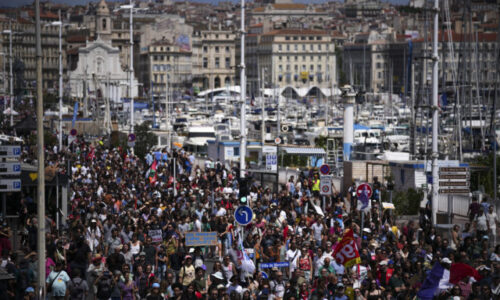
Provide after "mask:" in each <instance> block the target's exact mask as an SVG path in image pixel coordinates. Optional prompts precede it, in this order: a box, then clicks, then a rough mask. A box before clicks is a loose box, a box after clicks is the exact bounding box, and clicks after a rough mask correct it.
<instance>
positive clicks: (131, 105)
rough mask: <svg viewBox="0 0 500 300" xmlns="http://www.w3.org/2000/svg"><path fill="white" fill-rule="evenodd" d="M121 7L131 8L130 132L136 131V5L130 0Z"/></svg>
mask: <svg viewBox="0 0 500 300" xmlns="http://www.w3.org/2000/svg"><path fill="white" fill-rule="evenodd" d="M120 9H130V20H129V23H130V64H129V65H130V68H129V72H130V78H129V80H130V83H129V97H130V133H134V96H133V95H132V85H133V80H134V37H133V30H134V28H133V21H134V18H133V13H134V5H133V4H132V0H130V4H129V5H121V6H120Z"/></svg>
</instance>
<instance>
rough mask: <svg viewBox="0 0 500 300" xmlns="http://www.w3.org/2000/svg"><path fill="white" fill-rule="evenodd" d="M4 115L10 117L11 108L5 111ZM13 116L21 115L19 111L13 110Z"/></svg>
mask: <svg viewBox="0 0 500 300" xmlns="http://www.w3.org/2000/svg"><path fill="white" fill-rule="evenodd" d="M3 114H4V115H9V116H10V115H11V110H10V108H7V109H6V110H4V111H3ZM12 115H13V116H18V115H19V113H18V112H17V111H15V110H12Z"/></svg>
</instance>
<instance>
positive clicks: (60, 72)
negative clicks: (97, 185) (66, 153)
mask: <svg viewBox="0 0 500 300" xmlns="http://www.w3.org/2000/svg"><path fill="white" fill-rule="evenodd" d="M48 25H49V26H58V27H59V151H61V150H62V108H63V63H62V27H63V23H62V20H61V11H59V21H55V22H52V23H50V24H48Z"/></svg>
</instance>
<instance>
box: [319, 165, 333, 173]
mask: <svg viewBox="0 0 500 300" xmlns="http://www.w3.org/2000/svg"><path fill="white" fill-rule="evenodd" d="M319 172H320V173H321V174H323V175H328V174H330V166H329V165H327V164H324V165H321V167H319Z"/></svg>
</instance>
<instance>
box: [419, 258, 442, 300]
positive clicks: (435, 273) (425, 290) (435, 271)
mask: <svg viewBox="0 0 500 300" xmlns="http://www.w3.org/2000/svg"><path fill="white" fill-rule="evenodd" d="M443 273H444V268H443V267H442V266H441V264H439V262H436V263H435V264H434V267H432V270H431V271H430V272H429V273H428V274H427V277H426V278H425V280H424V283H423V284H422V287H421V288H420V290H419V291H418V293H417V296H418V297H419V298H420V299H421V300H432V298H433V297H434V294H435V293H436V290H437V288H438V287H439V281H440V280H441V278H443Z"/></svg>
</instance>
